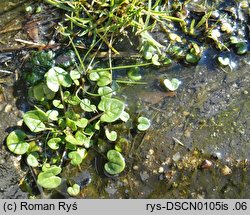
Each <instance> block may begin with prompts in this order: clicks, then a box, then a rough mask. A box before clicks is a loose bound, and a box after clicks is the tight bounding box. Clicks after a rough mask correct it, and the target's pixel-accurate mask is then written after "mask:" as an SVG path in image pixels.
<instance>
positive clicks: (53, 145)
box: [48, 137, 62, 150]
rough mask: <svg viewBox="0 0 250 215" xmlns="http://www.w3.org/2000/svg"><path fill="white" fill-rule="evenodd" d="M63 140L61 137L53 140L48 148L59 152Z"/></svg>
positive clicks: (49, 142)
mask: <svg viewBox="0 0 250 215" xmlns="http://www.w3.org/2000/svg"><path fill="white" fill-rule="evenodd" d="M61 141H62V140H61V138H59V137H56V138H51V139H50V140H49V141H48V146H49V147H50V148H51V149H54V150H57V149H59V143H60V142H61Z"/></svg>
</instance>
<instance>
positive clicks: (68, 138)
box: [65, 135, 83, 146]
mask: <svg viewBox="0 0 250 215" xmlns="http://www.w3.org/2000/svg"><path fill="white" fill-rule="evenodd" d="M65 140H66V141H67V142H69V143H71V144H72V145H79V146H81V145H83V143H82V142H79V141H77V139H76V138H75V137H74V136H73V135H67V136H66V137H65Z"/></svg>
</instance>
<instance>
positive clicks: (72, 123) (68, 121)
mask: <svg viewBox="0 0 250 215" xmlns="http://www.w3.org/2000/svg"><path fill="white" fill-rule="evenodd" d="M66 124H67V126H68V127H70V128H71V129H72V130H73V131H76V130H77V126H76V124H77V121H74V120H71V119H69V118H67V119H66Z"/></svg>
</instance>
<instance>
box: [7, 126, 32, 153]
mask: <svg viewBox="0 0 250 215" xmlns="http://www.w3.org/2000/svg"><path fill="white" fill-rule="evenodd" d="M25 138H26V134H25V133H24V132H23V131H21V130H15V131H12V132H11V133H10V134H9V135H8V137H7V140H6V142H7V146H8V149H9V150H10V151H11V152H13V153H15V154H18V155H22V154H24V153H26V152H27V150H28V149H29V144H28V143H27V142H25V141H24V139H25Z"/></svg>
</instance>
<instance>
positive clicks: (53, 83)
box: [45, 67, 72, 92]
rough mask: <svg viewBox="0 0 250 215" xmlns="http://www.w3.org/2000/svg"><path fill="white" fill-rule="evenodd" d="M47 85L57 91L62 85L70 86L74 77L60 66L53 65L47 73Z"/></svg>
mask: <svg viewBox="0 0 250 215" xmlns="http://www.w3.org/2000/svg"><path fill="white" fill-rule="evenodd" d="M45 77H46V80H47V86H48V88H49V89H51V90H52V91H53V92H57V91H58V90H59V87H60V86H63V87H70V86H71V84H72V79H71V78H70V75H69V74H68V73H67V72H66V71H65V70H64V69H62V68H60V67H52V68H51V69H50V70H49V71H48V72H47V73H46V74H45Z"/></svg>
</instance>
